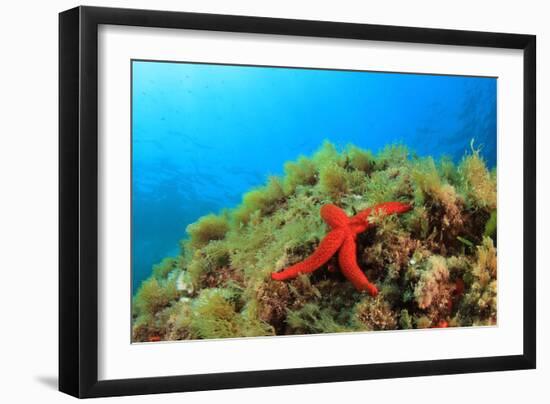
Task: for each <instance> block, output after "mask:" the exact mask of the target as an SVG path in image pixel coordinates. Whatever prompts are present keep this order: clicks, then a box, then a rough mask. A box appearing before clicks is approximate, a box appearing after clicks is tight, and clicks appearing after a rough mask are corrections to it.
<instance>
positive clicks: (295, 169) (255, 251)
mask: <svg viewBox="0 0 550 404" xmlns="http://www.w3.org/2000/svg"><path fill="white" fill-rule="evenodd" d="M59 23H60V25H59V27H60V52H59V55H60V61H59V62H60V63H59V78H60V90H59V91H60V130H59V135H60V268H59V282H60V283H59V284H60V288H59V293H60V295H59V299H60V322H59V335H60V337H59V346H60V354H59V355H60V359H59V386H60V390H61V391H63V392H66V393H68V394H71V395H74V396H77V397H99V396H113V395H130V394H146V393H160V392H179V391H193V390H206V389H221V388H237V387H253V386H268V385H283V384H298V383H320V382H333V381H345V380H360V379H376V378H390V377H408V376H420V375H438V374H453V373H465V372H485V371H498V370H512V369H530V368H534V367H535V357H536V355H535V349H536V343H535V301H536V297H535V118H536V117H535V99H536V96H535V90H536V88H535V37H534V36H532V35H522V34H504V33H488V32H471V31H454V30H442V29H424V28H410V27H396V26H380V25H366V24H350V23H338V22H321V21H307V20H286V19H273V18H262V17H244V16H227V15H213V14H196V13H181V12H164V11H145V10H125V9H109V8H94V7H78V8H75V9H72V10H68V11H65V12H63V13H61V14H60V19H59ZM411 346H414V350H411V349H410V347H411ZM365 347H370V348H369V349H365Z"/></svg>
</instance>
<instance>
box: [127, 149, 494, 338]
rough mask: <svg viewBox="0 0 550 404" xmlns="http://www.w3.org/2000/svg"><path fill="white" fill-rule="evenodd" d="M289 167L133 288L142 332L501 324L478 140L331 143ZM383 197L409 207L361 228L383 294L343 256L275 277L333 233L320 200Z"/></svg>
mask: <svg viewBox="0 0 550 404" xmlns="http://www.w3.org/2000/svg"><path fill="white" fill-rule="evenodd" d="M284 172H285V174H284V176H282V177H271V178H270V179H269V180H268V181H267V183H266V184H265V185H264V186H262V187H259V188H257V189H253V190H251V191H250V192H248V193H246V194H245V195H244V196H243V200H242V203H241V204H240V205H239V206H237V207H236V208H235V209H232V210H227V211H223V212H221V213H219V214H217V215H214V214H211V215H207V216H204V217H202V218H200V219H199V220H198V221H197V222H195V223H193V224H191V225H189V226H188V228H187V238H185V239H184V240H183V241H182V242H181V253H180V254H179V255H178V256H177V257H169V258H166V259H164V260H163V261H162V262H161V263H159V264H158V265H156V266H155V267H154V268H153V272H152V275H151V277H150V278H148V279H147V280H145V281H144V282H143V283H142V284H141V286H140V288H139V290H138V291H137V293H136V295H135V296H134V300H133V304H132V311H133V312H132V317H133V322H132V335H133V341H134V342H153V341H166V340H185V339H211V338H232V337H254V336H273V335H292V334H314V333H335V332H353V331H376V330H394V329H415V328H441V327H463V326H479V325H494V324H496V320H497V252H496V225H497V222H496V207H497V206H496V205H497V197H496V171H495V170H488V168H487V167H486V164H485V162H484V160H483V159H482V157H481V155H480V151H479V150H478V149H475V148H474V146H473V143H472V150H471V152H470V153H468V154H466V155H465V156H464V157H463V158H462V160H461V161H460V162H459V163H458V164H454V163H453V162H452V161H451V160H450V159H446V158H442V159H440V160H439V161H435V160H434V159H432V158H431V157H418V156H416V155H414V154H413V153H410V152H409V151H408V150H407V148H406V147H404V146H402V145H390V146H388V147H386V148H385V149H384V150H382V151H381V152H380V153H378V154H377V155H374V154H373V153H371V152H370V151H366V150H362V149H360V148H358V147H355V146H348V147H346V148H345V149H344V150H338V149H337V148H336V147H335V146H334V145H333V144H331V143H329V142H325V143H324V144H323V146H322V147H321V148H320V150H319V151H318V152H317V153H315V154H314V155H313V156H311V157H306V156H302V157H300V158H298V159H297V160H296V161H293V162H287V163H286V164H285V167H284ZM388 201H400V202H403V203H407V204H410V205H411V206H412V209H411V210H410V211H408V212H407V213H405V214H402V215H388V216H379V217H372V218H371V219H370V220H371V221H372V223H373V225H372V226H369V227H368V228H367V229H366V231H364V232H363V233H360V234H358V235H357V238H356V246H357V263H358V265H359V267H360V268H361V270H363V271H364V273H365V275H367V277H368V279H369V280H370V281H371V282H373V283H374V284H375V285H376V287H377V289H378V294H377V295H376V296H375V297H373V296H371V295H369V294H368V293H365V292H359V291H357V290H356V289H355V288H354V286H353V285H352V284H351V283H350V282H348V281H347V280H346V278H345V277H344V276H343V275H342V274H341V272H340V271H339V270H338V265H339V264H338V261H337V259H336V258H335V257H333V258H332V259H331V260H329V261H328V262H327V263H326V264H325V265H323V267H321V268H320V269H319V270H317V271H315V272H313V273H310V274H302V275H299V276H297V277H296V278H294V279H289V280H285V281H277V280H273V279H272V278H271V274H272V273H273V272H277V271H280V270H282V269H284V268H287V267H288V266H290V265H293V264H295V263H297V262H300V261H302V260H304V259H305V258H306V257H308V256H309V255H310V254H311V253H312V252H313V251H314V250H315V249H316V247H317V246H318V245H319V243H320V241H321V240H322V239H323V237H325V235H326V233H327V231H328V230H329V229H328V226H327V225H326V223H325V222H324V221H323V220H322V219H321V217H320V215H319V211H320V208H321V207H322V206H323V205H325V204H328V203H331V204H334V205H336V206H338V207H340V208H342V209H343V210H344V211H345V213H346V214H347V215H348V216H351V215H355V214H357V213H358V212H360V211H362V210H364V209H365V208H368V207H369V206H373V205H376V204H380V203H383V202H388Z"/></svg>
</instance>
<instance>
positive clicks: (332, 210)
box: [321, 203, 349, 229]
mask: <svg viewBox="0 0 550 404" xmlns="http://www.w3.org/2000/svg"><path fill="white" fill-rule="evenodd" d="M321 217H322V218H323V220H324V221H325V222H327V224H328V225H329V226H330V227H331V228H333V229H335V228H337V227H345V226H347V225H348V223H349V218H348V216H347V215H346V212H344V211H343V210H342V209H340V208H339V207H338V206H336V205H332V204H330V203H329V204H326V205H323V206H322V207H321Z"/></svg>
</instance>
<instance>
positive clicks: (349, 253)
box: [338, 235, 378, 296]
mask: <svg viewBox="0 0 550 404" xmlns="http://www.w3.org/2000/svg"><path fill="white" fill-rule="evenodd" d="M356 254H357V249H356V246H355V239H354V238H353V236H350V235H348V236H347V237H346V239H345V240H344V242H343V244H342V247H341V248H340V252H339V253H338V262H339V264H340V270H341V271H342V274H344V276H345V277H346V278H347V279H348V280H349V281H350V282H351V283H352V284H353V286H355V288H356V289H357V290H359V291H363V290H366V291H368V292H369V294H370V295H371V296H376V295H377V294H378V289H377V288H376V286H375V285H374V284H373V283H371V282H369V280H368V278H367V277H366V276H365V274H364V273H363V271H361V268H359V265H357V255H356Z"/></svg>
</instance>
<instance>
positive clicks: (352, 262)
mask: <svg viewBox="0 0 550 404" xmlns="http://www.w3.org/2000/svg"><path fill="white" fill-rule="evenodd" d="M411 209H412V208H411V205H409V204H406V203H401V202H386V203H380V204H378V205H375V206H373V207H371V208H367V209H365V210H362V211H361V212H359V213H358V214H356V215H355V216H353V217H351V218H350V217H348V216H347V215H346V213H345V212H344V211H343V210H342V209H340V208H339V207H338V206H335V205H332V204H327V205H324V206H322V207H321V217H322V218H323V220H324V221H325V222H327V224H328V225H329V226H330V227H331V228H332V230H331V231H330V232H329V233H328V234H327V235H326V236H325V238H323V240H321V242H320V243H319V246H318V247H317V249H316V250H315V251H314V252H313V254H311V255H310V256H309V257H307V258H306V259H305V260H303V261H302V262H298V263H297V264H294V265H292V266H290V267H288V268H286V269H284V270H283V271H281V272H274V273H272V274H271V278H272V279H274V280H276V281H284V280H286V279H292V278H295V277H297V276H298V275H299V274H301V273H309V272H313V271H315V270H316V269H318V268H319V267H320V266H322V265H323V264H325V263H326V262H327V261H328V260H329V259H330V258H331V257H332V256H333V255H334V254H335V253H336V251H338V250H340V252H339V254H338V263H339V264H340V270H341V271H342V273H343V274H344V276H345V277H346V278H347V279H348V280H349V281H350V282H351V283H353V286H355V288H356V289H357V290H359V291H363V290H367V291H368V292H369V293H370V295H371V296H376V295H377V294H378V289H377V288H376V286H375V285H374V284H373V283H371V282H369V280H368V279H367V277H366V276H365V274H364V273H363V271H361V268H359V265H357V254H356V245H355V238H356V237H357V234H359V233H362V232H364V231H365V230H367V228H368V227H369V225H370V224H371V223H370V221H369V218H370V215H371V214H376V215H391V214H394V213H405V212H407V211H409V210H411Z"/></svg>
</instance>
